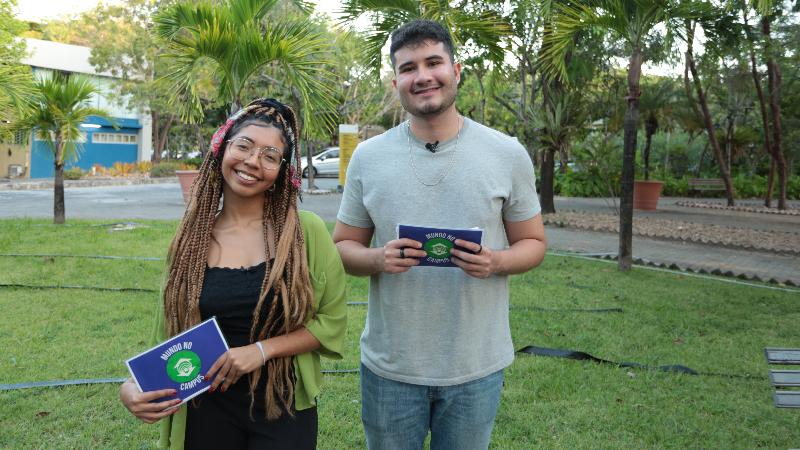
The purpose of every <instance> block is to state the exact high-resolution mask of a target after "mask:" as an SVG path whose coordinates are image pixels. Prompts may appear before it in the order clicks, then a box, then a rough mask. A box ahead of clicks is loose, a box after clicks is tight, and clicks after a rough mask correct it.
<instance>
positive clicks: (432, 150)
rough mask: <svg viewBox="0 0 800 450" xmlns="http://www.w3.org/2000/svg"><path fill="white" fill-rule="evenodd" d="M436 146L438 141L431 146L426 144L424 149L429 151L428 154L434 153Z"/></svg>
mask: <svg viewBox="0 0 800 450" xmlns="http://www.w3.org/2000/svg"><path fill="white" fill-rule="evenodd" d="M438 145H439V141H436V142H434V143H433V144H431V143H426V144H425V148H427V149H428V150H430V152H431V153H436V146H438Z"/></svg>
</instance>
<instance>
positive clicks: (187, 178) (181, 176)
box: [175, 170, 200, 203]
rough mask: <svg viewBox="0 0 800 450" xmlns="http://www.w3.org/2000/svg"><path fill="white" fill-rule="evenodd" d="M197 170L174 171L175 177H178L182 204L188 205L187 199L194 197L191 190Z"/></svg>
mask: <svg viewBox="0 0 800 450" xmlns="http://www.w3.org/2000/svg"><path fill="white" fill-rule="evenodd" d="M198 173H200V171H199V170H176V171H175V175H177V176H178V182H180V183H181V193H182V194H183V202H184V203H189V199H190V198H192V196H193V195H194V190H192V183H193V182H194V179H195V178H197V174H198Z"/></svg>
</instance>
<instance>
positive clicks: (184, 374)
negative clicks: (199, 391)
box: [167, 350, 200, 383]
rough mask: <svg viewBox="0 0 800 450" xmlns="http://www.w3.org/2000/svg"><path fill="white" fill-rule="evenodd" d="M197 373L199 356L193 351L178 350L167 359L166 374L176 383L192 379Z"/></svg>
mask: <svg viewBox="0 0 800 450" xmlns="http://www.w3.org/2000/svg"><path fill="white" fill-rule="evenodd" d="M198 373H200V357H199V356H197V355H196V354H195V353H194V352H193V351H190V350H183V351H180V352H178V353H175V354H174V355H172V356H171V357H170V358H169V361H167V375H169V377H170V379H172V381H174V382H176V383H183V382H186V381H189V380H192V379H193V378H194V377H196V376H197V374H198Z"/></svg>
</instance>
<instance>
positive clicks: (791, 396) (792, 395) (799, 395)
mask: <svg viewBox="0 0 800 450" xmlns="http://www.w3.org/2000/svg"><path fill="white" fill-rule="evenodd" d="M772 400H773V401H774V402H775V407H776V408H800V392H798V391H785V392H780V391H772Z"/></svg>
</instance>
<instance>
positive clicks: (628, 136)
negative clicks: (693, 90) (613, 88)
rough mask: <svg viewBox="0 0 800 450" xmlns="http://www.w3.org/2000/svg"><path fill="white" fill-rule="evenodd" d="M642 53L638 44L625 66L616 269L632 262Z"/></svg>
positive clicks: (630, 264) (629, 266) (621, 268)
mask: <svg viewBox="0 0 800 450" xmlns="http://www.w3.org/2000/svg"><path fill="white" fill-rule="evenodd" d="M643 62H644V57H643V56H642V50H641V48H639V47H636V48H634V49H633V52H632V53H631V62H630V67H629V68H628V95H627V96H626V97H625V98H626V99H627V101H628V106H627V108H626V111H625V135H624V137H623V147H622V189H621V192H620V196H619V255H618V256H617V267H618V268H619V270H622V271H625V270H630V269H631V267H632V266H633V178H634V171H635V167H634V166H635V163H636V138H637V133H638V132H639V94H641V91H640V90H639V77H640V76H641V74H642V63H643Z"/></svg>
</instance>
